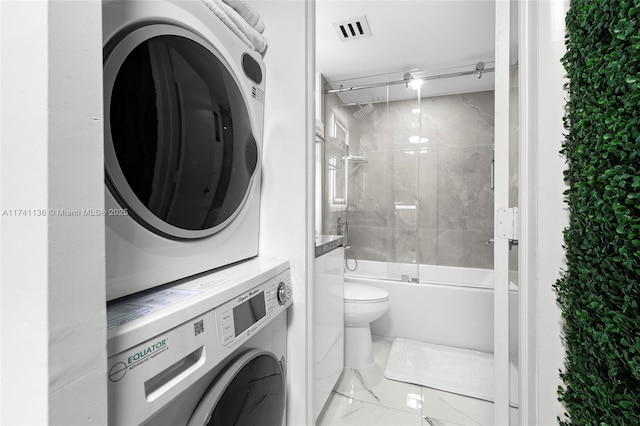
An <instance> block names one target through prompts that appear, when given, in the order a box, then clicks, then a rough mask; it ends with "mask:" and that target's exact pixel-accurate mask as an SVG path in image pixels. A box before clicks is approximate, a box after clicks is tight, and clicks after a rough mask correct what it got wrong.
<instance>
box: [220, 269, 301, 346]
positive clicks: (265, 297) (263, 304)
mask: <svg viewBox="0 0 640 426" xmlns="http://www.w3.org/2000/svg"><path fill="white" fill-rule="evenodd" d="M291 303H292V302H291V278H290V275H289V270H287V271H285V272H282V273H281V274H279V275H277V276H276V277H273V278H272V279H270V280H269V281H267V282H264V283H262V284H260V285H258V286H256V287H254V288H252V289H251V290H249V291H247V292H245V293H243V294H241V295H239V296H237V297H235V298H234V299H232V300H230V301H228V302H226V303H225V304H223V305H220V306H218V307H217V308H216V309H215V315H216V324H217V329H218V333H217V334H218V348H219V351H220V353H221V354H222V355H224V354H226V353H229V352H231V351H233V350H234V349H235V348H236V347H237V346H238V345H239V344H240V343H242V342H244V341H245V340H247V339H248V338H249V337H251V336H252V335H253V334H254V333H255V332H257V331H258V330H260V329H261V328H262V327H263V326H264V325H265V324H266V323H267V322H268V321H269V318H272V317H274V316H276V315H278V314H280V313H281V312H282V311H285V310H286V309H287V308H288V307H289V306H290V305H291Z"/></svg>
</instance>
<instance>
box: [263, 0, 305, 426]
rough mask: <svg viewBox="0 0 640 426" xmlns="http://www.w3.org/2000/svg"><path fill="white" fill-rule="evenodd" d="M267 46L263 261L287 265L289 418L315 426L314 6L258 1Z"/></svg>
mask: <svg viewBox="0 0 640 426" xmlns="http://www.w3.org/2000/svg"><path fill="white" fill-rule="evenodd" d="M252 5H254V6H255V8H256V9H257V10H258V11H259V12H260V14H261V15H262V18H263V20H264V22H265V32H264V35H265V36H266V37H267V39H268V42H269V47H268V49H267V53H266V55H265V63H266V66H267V73H266V92H265V129H264V151H263V155H264V158H263V166H264V167H263V172H262V198H261V212H260V214H261V221H260V250H259V252H260V256H273V257H277V258H281V259H288V260H289V262H290V264H291V281H292V287H293V306H292V307H291V308H290V310H289V321H288V330H289V331H288V339H287V344H288V348H287V355H288V358H287V362H288V366H287V367H288V378H287V381H288V391H289V395H288V396H289V398H288V404H287V419H288V424H289V425H310V424H312V423H313V421H312V417H311V416H312V409H311V407H312V389H311V386H312V384H313V381H312V379H313V368H312V367H313V359H312V355H313V352H312V345H313V335H312V322H311V319H312V318H313V317H312V314H313V313H312V312H311V304H310V303H309V299H310V297H311V292H310V289H311V283H312V280H313V253H314V252H313V248H314V244H315V243H314V241H315V239H314V220H313V210H314V197H313V177H312V176H313V173H314V143H315V142H314V127H315V116H314V109H313V105H314V98H313V88H314V73H315V69H314V66H313V63H310V62H309V61H310V60H312V59H313V58H315V53H314V51H313V49H314V40H313V34H314V28H313V23H314V21H315V17H314V15H313V13H314V10H315V9H314V2H313V1H304V0H289V1H271V0H253V1H252Z"/></svg>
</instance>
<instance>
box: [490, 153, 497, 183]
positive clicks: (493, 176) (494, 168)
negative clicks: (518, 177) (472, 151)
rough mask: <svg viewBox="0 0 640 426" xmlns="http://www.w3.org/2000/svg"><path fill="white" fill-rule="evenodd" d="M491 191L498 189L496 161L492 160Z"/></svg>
mask: <svg viewBox="0 0 640 426" xmlns="http://www.w3.org/2000/svg"><path fill="white" fill-rule="evenodd" d="M490 182H491V183H490V185H491V189H495V187H496V160H495V159H492V160H491V180H490Z"/></svg>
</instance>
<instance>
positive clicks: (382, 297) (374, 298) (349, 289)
mask: <svg viewBox="0 0 640 426" xmlns="http://www.w3.org/2000/svg"><path fill="white" fill-rule="evenodd" d="M387 300H389V292H388V291H386V290H384V289H381V288H378V287H373V286H370V285H366V284H356V283H344V301H345V302H356V303H377V302H384V301H387Z"/></svg>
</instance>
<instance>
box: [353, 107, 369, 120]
mask: <svg viewBox="0 0 640 426" xmlns="http://www.w3.org/2000/svg"><path fill="white" fill-rule="evenodd" d="M358 106H359V107H360V109H359V110H357V111H356V112H354V113H353V117H354V118H357V119H358V120H360V119H362V117H364V116H365V115H367V114H370V113H371V112H372V111H373V104H372V103H368V104H366V105H364V106H363V105H360V104H358Z"/></svg>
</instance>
